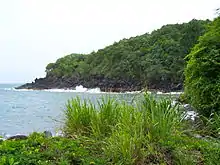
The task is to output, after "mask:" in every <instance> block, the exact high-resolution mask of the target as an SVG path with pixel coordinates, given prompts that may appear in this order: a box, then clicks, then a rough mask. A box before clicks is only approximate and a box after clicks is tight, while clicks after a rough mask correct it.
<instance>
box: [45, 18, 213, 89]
mask: <svg viewBox="0 0 220 165" xmlns="http://www.w3.org/2000/svg"><path fill="white" fill-rule="evenodd" d="M208 22H209V21H208V20H207V21H200V20H192V21H190V22H189V23H184V24H174V25H166V26H163V27H162V28H161V29H158V30H155V31H153V32H152V33H151V34H148V33H146V34H143V35H140V36H136V37H131V38H129V39H123V40H121V41H119V42H115V43H114V44H113V45H110V46H107V47H105V48H104V49H100V50H98V51H97V52H92V53H90V54H89V55H78V54H71V55H68V56H65V57H63V58H60V59H58V60H57V61H56V63H51V64H48V66H47V67H46V72H47V76H55V77H58V78H60V77H63V76H64V77H65V76H69V77H71V76H72V77H80V78H82V79H86V78H87V77H89V76H92V75H96V76H100V77H107V78H111V79H117V80H121V81H131V82H133V81H136V82H138V83H140V84H141V85H142V87H143V88H144V87H145V86H146V85H147V86H148V87H149V88H165V89H168V88H173V87H176V86H178V85H181V84H182V82H183V69H184V64H185V61H184V57H185V55H186V54H188V53H189V52H190V50H191V47H192V46H193V45H194V44H196V43H197V39H198V37H199V36H201V35H202V34H204V32H205V26H206V25H207V23H208Z"/></svg>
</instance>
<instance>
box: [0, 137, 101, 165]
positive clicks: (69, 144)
mask: <svg viewBox="0 0 220 165" xmlns="http://www.w3.org/2000/svg"><path fill="white" fill-rule="evenodd" d="M90 162H94V163H95V164H105V163H104V161H103V160H102V159H100V158H98V157H96V155H91V154H90V151H89V150H88V149H85V148H83V146H82V145H81V143H80V141H76V140H72V139H67V138H62V137H51V138H46V137H45V136H44V135H43V134H38V133H33V134H32V135H30V137H29V138H28V139H27V140H7V141H3V142H0V164H1V165H50V164H51V165H54V164H60V165H69V164H75V165H77V164H90Z"/></svg>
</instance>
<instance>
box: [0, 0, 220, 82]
mask: <svg viewBox="0 0 220 165" xmlns="http://www.w3.org/2000/svg"><path fill="white" fill-rule="evenodd" d="M218 7H220V0H0V83H5V82H10V83H12V82H31V81H32V80H33V79H34V78H35V77H42V76H44V75H45V73H44V70H45V66H46V65H47V64H48V63H50V62H54V61H56V59H57V58H59V57H62V56H64V55H67V54H70V53H89V52H91V51H93V50H97V49H100V48H104V47H105V46H107V45H110V44H112V43H113V42H114V41H119V40H120V39H123V38H128V37H131V36H136V35H140V34H144V33H146V32H151V31H152V30H154V29H157V28H160V27H161V26H162V25H165V24H172V23H181V22H187V21H190V20H191V19H193V18H196V19H213V18H214V17H215V9H216V8H218Z"/></svg>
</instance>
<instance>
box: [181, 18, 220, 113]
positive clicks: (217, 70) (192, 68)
mask: <svg viewBox="0 0 220 165" xmlns="http://www.w3.org/2000/svg"><path fill="white" fill-rule="evenodd" d="M187 58H188V59H189V61H188V64H187V67H186V70H185V75H186V81H185V93H186V95H187V96H188V98H189V101H190V103H191V104H192V105H193V106H194V107H195V108H196V109H197V110H199V112H200V113H201V114H203V115H205V116H207V117H209V116H210V115H211V114H212V113H213V112H217V113H220V17H218V18H216V19H215V20H214V21H213V22H212V23H211V24H210V25H209V27H208V32H207V33H205V34H204V35H203V36H201V37H200V38H199V43H198V44H196V45H195V46H194V48H193V50H192V51H191V53H190V54H189V55H188V56H187Z"/></svg>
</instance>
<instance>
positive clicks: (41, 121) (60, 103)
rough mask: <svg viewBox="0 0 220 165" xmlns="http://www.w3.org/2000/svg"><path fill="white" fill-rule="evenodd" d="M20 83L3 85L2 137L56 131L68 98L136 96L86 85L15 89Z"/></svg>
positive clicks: (0, 105) (0, 100)
mask: <svg viewBox="0 0 220 165" xmlns="http://www.w3.org/2000/svg"><path fill="white" fill-rule="evenodd" d="M18 85H19V84H0V135H4V134H7V135H15V134H29V133H31V132H33V131H38V132H39V131H45V130H49V131H52V132H56V131H57V130H58V129H59V128H60V127H61V126H62V119H63V110H64V108H65V104H66V102H67V100H68V99H71V98H75V97H79V98H81V99H87V100H88V99H89V100H91V101H92V102H93V103H97V101H98V100H100V99H101V98H102V97H116V99H120V100H128V101H129V100H131V99H132V98H133V96H134V95H136V94H134V93H127V94H116V93H114V94H113V93H103V92H101V91H100V90H99V89H98V88H97V89H90V90H88V89H86V88H83V87H82V86H78V87H76V90H73V91H71V90H59V89H52V90H41V91H37V90H35V91H34V90H15V89H14V87H16V86H18Z"/></svg>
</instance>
